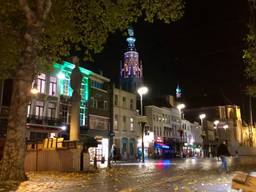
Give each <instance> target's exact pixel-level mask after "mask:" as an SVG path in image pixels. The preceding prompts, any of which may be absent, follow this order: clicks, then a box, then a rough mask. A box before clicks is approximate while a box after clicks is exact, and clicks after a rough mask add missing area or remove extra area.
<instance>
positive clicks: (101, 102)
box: [98, 101, 104, 109]
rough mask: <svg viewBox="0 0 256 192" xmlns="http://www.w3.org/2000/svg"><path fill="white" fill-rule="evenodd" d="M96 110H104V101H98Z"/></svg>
mask: <svg viewBox="0 0 256 192" xmlns="http://www.w3.org/2000/svg"><path fill="white" fill-rule="evenodd" d="M98 108H99V109H103V108H104V101H98Z"/></svg>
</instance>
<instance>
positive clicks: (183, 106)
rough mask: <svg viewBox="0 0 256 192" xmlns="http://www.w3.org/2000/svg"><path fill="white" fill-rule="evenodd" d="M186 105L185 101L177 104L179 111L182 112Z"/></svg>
mask: <svg viewBox="0 0 256 192" xmlns="http://www.w3.org/2000/svg"><path fill="white" fill-rule="evenodd" d="M185 107H186V105H185V104H183V103H181V104H179V105H177V109H178V110H179V112H181V110H182V109H184V108H185Z"/></svg>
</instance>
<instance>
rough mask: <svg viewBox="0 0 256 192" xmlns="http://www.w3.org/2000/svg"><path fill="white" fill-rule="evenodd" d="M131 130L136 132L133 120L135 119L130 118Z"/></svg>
mask: <svg viewBox="0 0 256 192" xmlns="http://www.w3.org/2000/svg"><path fill="white" fill-rule="evenodd" d="M130 130H131V131H134V120H133V118H130Z"/></svg>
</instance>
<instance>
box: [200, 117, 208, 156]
mask: <svg viewBox="0 0 256 192" xmlns="http://www.w3.org/2000/svg"><path fill="white" fill-rule="evenodd" d="M205 117H206V115H205V114H204V113H202V114H200V115H199V118H200V120H201V127H202V135H204V137H203V151H204V156H205V155H206V149H205V148H206V146H205V141H206V140H207V134H206V131H205V130H204V124H203V123H204V121H203V120H204V118H205Z"/></svg>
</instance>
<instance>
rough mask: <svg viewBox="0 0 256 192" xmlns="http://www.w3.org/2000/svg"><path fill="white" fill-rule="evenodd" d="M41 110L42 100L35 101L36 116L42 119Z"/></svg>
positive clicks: (42, 108) (42, 110)
mask: <svg viewBox="0 0 256 192" xmlns="http://www.w3.org/2000/svg"><path fill="white" fill-rule="evenodd" d="M43 112H44V102H42V101H37V102H36V118H38V119H42V118H43Z"/></svg>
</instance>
